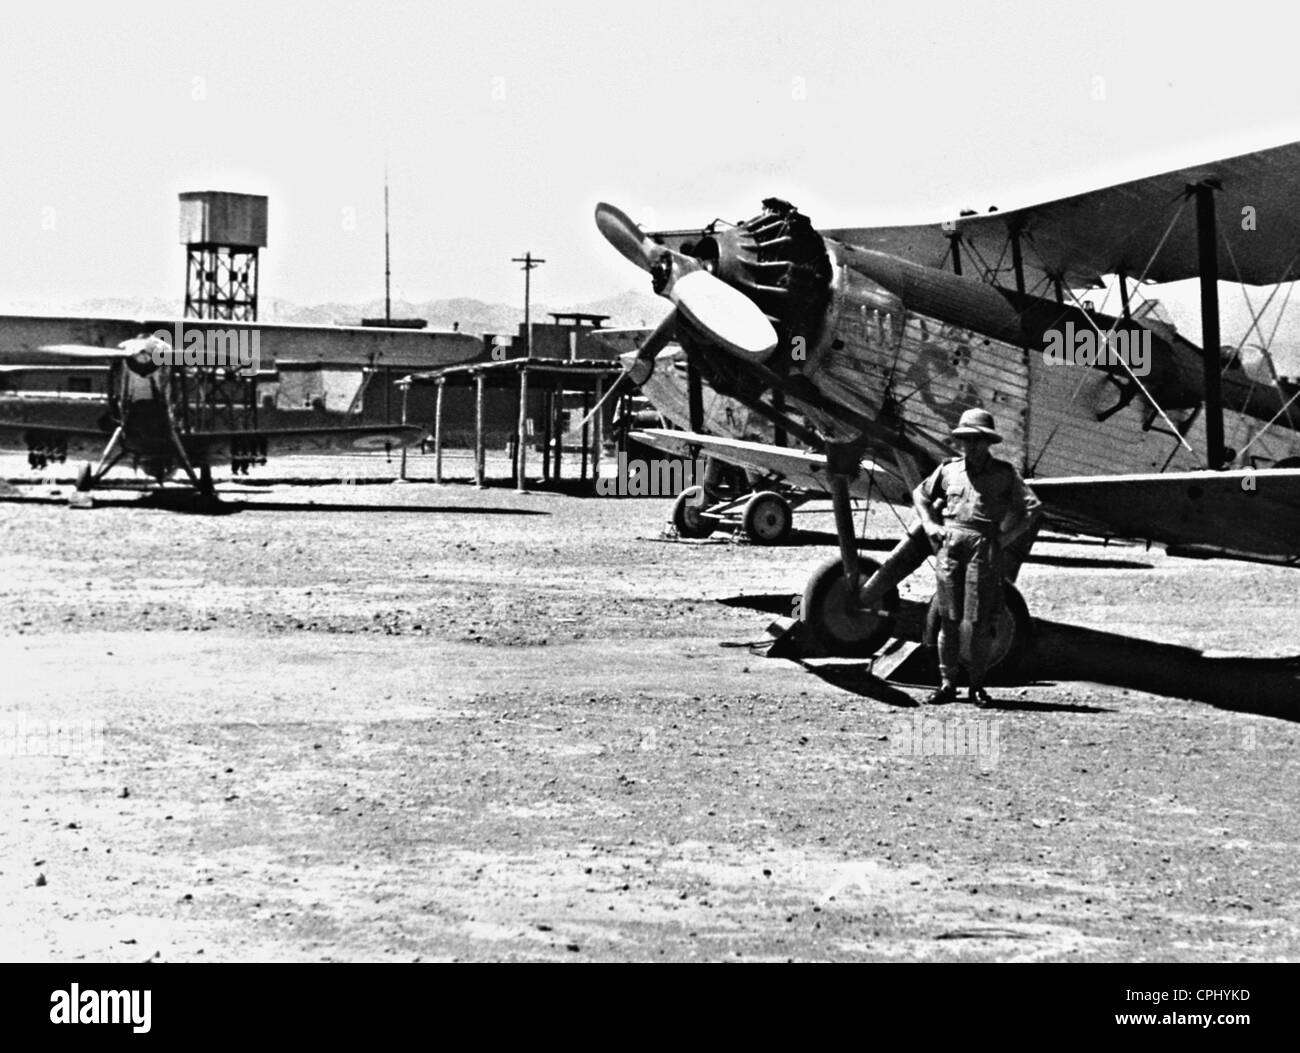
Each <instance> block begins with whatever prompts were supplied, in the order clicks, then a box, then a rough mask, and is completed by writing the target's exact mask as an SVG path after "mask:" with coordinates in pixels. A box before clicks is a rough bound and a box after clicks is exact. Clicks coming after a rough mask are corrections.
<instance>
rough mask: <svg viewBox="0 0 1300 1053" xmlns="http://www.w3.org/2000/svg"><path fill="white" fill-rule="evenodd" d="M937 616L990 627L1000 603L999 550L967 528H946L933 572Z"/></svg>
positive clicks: (980, 535) (1000, 575)
mask: <svg viewBox="0 0 1300 1053" xmlns="http://www.w3.org/2000/svg"><path fill="white" fill-rule="evenodd" d="M935 577H936V579H937V592H938V596H939V616H940V617H941V618H944V619H945V620H947V621H953V622H962V621H966V622H973V623H981V624H984V625H992V624H993V619H994V618H995V617H996V615H997V611H998V605H999V604H1000V603H1001V602H1002V546H1001V545H999V544H998V543H997V541H995V540H994V539H993V538H990V537H986V536H985V535H984V534H981V533H980V532H979V531H978V530H972V529H970V528H968V527H960V526H952V525H950V526H947V527H945V528H944V531H943V544H942V545H941V546H940V548H939V553H938V562H937V565H936V568H935Z"/></svg>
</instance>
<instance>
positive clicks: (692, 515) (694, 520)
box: [673, 486, 718, 538]
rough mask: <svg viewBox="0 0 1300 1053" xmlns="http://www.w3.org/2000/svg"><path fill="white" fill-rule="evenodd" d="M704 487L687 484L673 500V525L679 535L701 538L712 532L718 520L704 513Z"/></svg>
mask: <svg viewBox="0 0 1300 1053" xmlns="http://www.w3.org/2000/svg"><path fill="white" fill-rule="evenodd" d="M704 505H705V497H704V487H702V486H688V487H687V488H686V489H685V490H683V491H682V492H681V493H680V494H678V495H677V500H676V501H674V502H673V527H674V529H676V531H677V533H678V535H680V536H681V537H689V538H701V537H708V536H709V535H710V534H712V533H713V530H714V528H715V527H716V526H717V525H718V521H717V519H716V518H715V517H714V516H711V515H706V514H705V512H704V511H703V509H704Z"/></svg>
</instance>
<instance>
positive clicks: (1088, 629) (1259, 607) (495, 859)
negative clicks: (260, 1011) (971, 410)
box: [0, 456, 1300, 961]
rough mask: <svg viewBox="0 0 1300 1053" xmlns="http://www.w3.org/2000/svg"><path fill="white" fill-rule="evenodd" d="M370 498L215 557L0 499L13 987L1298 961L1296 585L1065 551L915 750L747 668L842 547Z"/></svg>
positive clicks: (345, 473) (803, 674)
mask: <svg viewBox="0 0 1300 1053" xmlns="http://www.w3.org/2000/svg"><path fill="white" fill-rule="evenodd" d="M431 460H432V459H431V458H429V457H419V456H417V457H414V458H413V461H412V470H411V474H412V475H413V476H414V477H416V478H421V479H427V478H428V476H429V475H430V474H431V467H430V466H431ZM462 462H463V463H462ZM465 464H467V461H465V460H464V458H460V459H459V460H457V458H455V457H452V458H449V470H450V471H452V472H453V473H455V472H457V471H460V470H462V469H463V467H464V465H465ZM391 473H392V466H391V465H388V464H386V463H385V462H384V460H383V458H382V457H380V458H350V459H338V460H334V461H308V460H306V459H302V460H300V461H295V460H286V461H280V462H276V463H275V464H274V465H272V466H271V468H270V469H266V470H263V475H264V476H271V475H274V476H275V477H276V479H278V480H280V481H278V482H273V483H272V484H270V485H266V484H259V485H249V484H248V483H246V482H241V483H238V484H226V485H225V486H224V487H223V490H224V491H225V496H226V500H227V502H228V503H229V510H230V514H227V515H217V516H198V515H190V514H186V513H185V512H184V511H179V510H172V509H165V508H160V507H154V506H144V507H132V505H133V504H137V503H138V498H136V497H135V496H133V495H131V494H127V493H124V492H114V493H109V494H107V495H105V497H104V498H103V500H102V501H101V502H100V503H99V505H98V507H96V508H94V509H90V510H71V509H68V508H67V507H64V506H63V504H62V503H61V497H62V496H65V495H66V492H67V486H66V484H59V483H57V482H54V483H51V482H38V481H35V480H34V477H33V476H31V475H30V473H27V472H26V469H25V465H24V464H23V463H22V462H21V460H17V459H12V458H5V459H3V460H2V461H0V477H7V478H9V479H11V480H18V481H19V483H20V485H19V486H18V487H17V497H11V498H9V499H6V500H3V501H0V542H2V545H0V570H2V572H3V573H2V574H0V591H2V592H3V600H4V602H3V607H0V610H2V611H3V616H2V620H0V656H2V658H3V663H4V665H3V668H4V671H5V675H4V677H3V680H2V681H0V732H4V733H5V734H4V735H3V737H0V750H2V751H3V753H2V754H0V949H2V955H3V957H4V958H5V959H7V960H41V961H72V960H82V959H84V960H88V961H143V960H148V959H153V960H166V961H233V960H239V961H244V960H275V961H307V960H312V961H314V960H395V961H411V960H415V959H423V960H430V959H474V960H483V959H491V960H497V959H556V960H577V959H589V960H665V959H669V960H684V959H697V958H698V959H709V960H721V959H742V960H755V959H765V960H786V959H795V960H801V959H817V960H827V959H829V960H860V959H872V960H884V959H890V960H915V959H926V960H950V959H960V960H1017V961H1023V960H1124V961H1129V960H1166V961H1167V960H1181V961H1237V960H1252V961H1253V960H1269V961H1271V960H1277V959H1285V960H1295V959H1296V958H1298V957H1300V902H1298V899H1297V887H1298V882H1297V875H1296V868H1295V859H1296V856H1297V849H1298V848H1300V819H1298V818H1297V814H1296V810H1295V808H1294V804H1293V797H1294V793H1295V787H1296V785H1297V783H1298V782H1300V764H1298V763H1297V756H1298V755H1300V735H1298V734H1297V724H1296V720H1297V717H1298V716H1300V693H1298V692H1297V686H1300V658H1298V657H1297V655H1296V651H1297V648H1296V643H1295V641H1296V639H1297V628H1298V627H1300V613H1298V611H1297V606H1296V604H1295V601H1294V595H1295V582H1296V580H1297V579H1296V575H1295V572H1294V571H1287V570H1280V569H1272V568H1263V567H1254V566H1250V565H1246V564H1233V563H1227V562H1213V561H1211V562H1192V561H1180V560H1172V559H1166V558H1165V557H1164V556H1163V555H1162V554H1161V553H1160V552H1159V551H1156V550H1153V551H1147V550H1145V549H1144V548H1142V547H1140V546H1116V545H1111V546H1105V547H1103V546H1101V545H1097V544H1091V543H1077V542H1067V541H1064V540H1062V539H1053V538H1049V539H1048V540H1046V541H1044V542H1042V543H1040V545H1039V546H1038V547H1037V548H1036V550H1035V558H1034V560H1033V561H1032V562H1031V563H1030V564H1029V565H1027V566H1026V568H1025V570H1024V572H1023V574H1022V577H1021V586H1022V589H1023V591H1024V594H1025V597H1026V599H1027V600H1028V602H1029V605H1030V609H1031V611H1032V612H1033V614H1034V615H1035V617H1036V618H1037V619H1039V641H1038V642H1039V646H1038V650H1037V653H1036V655H1035V657H1034V659H1033V660H1032V662H1031V663H1030V664H1029V666H1028V667H1027V668H1026V670H1025V678H1024V679H1023V680H1022V681H1021V682H1020V683H1017V684H1013V685H1003V686H1001V687H999V688H998V690H997V697H998V698H999V700H1000V701H999V705H998V707H997V708H996V709H994V710H991V711H987V712H980V711H976V710H973V709H971V708H970V707H967V706H964V705H961V706H954V707H946V708H944V709H941V710H937V711H936V710H931V709H920V708H918V707H917V706H916V704H915V703H916V700H917V699H919V698H920V697H921V696H922V695H923V694H924V693H927V690H928V688H927V686H926V685H925V684H924V683H923V680H924V676H923V673H920V672H917V670H918V669H919V663H908V664H906V665H904V666H903V667H902V669H900V670H899V675H900V676H901V677H902V678H903V681H902V682H899V681H891V682H886V681H882V680H879V679H877V678H876V677H874V676H872V675H871V673H870V672H869V669H868V666H867V664H866V663H863V662H852V661H843V660H841V661H821V662H806V663H802V664H800V663H795V662H791V661H786V660H780V659H770V658H766V657H764V655H763V650H764V646H763V645H764V642H765V641H766V640H768V639H769V638H768V637H767V635H766V632H765V630H766V628H767V626H768V625H769V623H771V622H772V621H773V617H774V615H778V614H785V613H788V612H789V609H790V605H791V602H792V600H793V597H794V595H795V594H796V593H797V592H799V591H800V590H801V589H802V585H803V581H804V579H805V577H806V576H807V574H808V573H809V571H810V570H811V569H812V568H813V567H814V566H815V565H816V564H817V563H818V562H819V561H820V560H821V559H822V558H824V557H825V555H827V554H828V552H830V551H831V550H832V549H831V537H830V534H829V533H828V532H829V530H830V529H831V519H830V516H829V514H828V513H827V511H826V509H825V507H824V506H817V505H814V506H811V509H810V510H809V511H806V512H803V511H801V512H800V513H799V514H798V516H797V519H796V523H797V525H798V526H799V527H800V528H801V531H800V535H799V537H798V538H797V539H796V540H797V542H798V543H796V544H793V545H790V546H787V547H783V548H776V549H766V548H761V547H757V546H752V545H746V544H736V543H734V542H733V541H731V540H730V539H729V538H726V537H717V538H714V539H710V540H709V541H706V542H670V541H665V540H664V539H663V538H662V537H661V536H660V532H661V528H662V525H663V523H664V521H665V519H666V517H667V514H668V508H669V501H667V500H659V499H646V500H594V499H583V498H576V497H565V496H560V495H554V494H544V493H529V494H516V493H514V492H513V490H510V489H507V488H489V489H486V490H481V491H480V490H475V489H474V488H473V487H470V486H464V485H442V486H436V485H433V484H431V483H428V482H415V483H411V484H409V485H403V484H400V483H389V482H386V481H381V480H384V479H386V478H391ZM59 474H61V475H63V474H70V472H68V471H67V470H66V469H62V468H61V469H60V473H59ZM291 476H300V477H314V478H316V479H318V480H325V481H324V482H317V483H316V484H314V485H290V484H289V483H287V482H285V481H284V480H286V479H287V478H289V477H291ZM53 491H60V493H59V494H57V495H56V494H55V493H53ZM898 529H899V528H898V521H897V519H896V517H895V516H894V514H893V513H892V512H891V511H890V510H888V509H886V508H879V509H876V510H874V511H873V513H872V516H871V518H870V522H869V530H868V534H869V537H870V538H873V539H879V545H885V544H887V539H890V538H893V537H896V536H897V535H898ZM928 591H929V582H928V580H927V572H925V571H922V572H921V573H919V574H918V575H917V576H916V577H915V578H914V579H913V581H912V582H909V583H908V586H907V590H906V593H905V595H907V596H908V597H910V598H912V599H924V598H925V596H926V594H927V593H928ZM909 670H911V672H909ZM909 681H910V682H909Z"/></svg>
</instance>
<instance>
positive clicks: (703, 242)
mask: <svg viewBox="0 0 1300 1053" xmlns="http://www.w3.org/2000/svg"><path fill="white" fill-rule="evenodd" d="M683 248H684V249H685V251H687V252H689V253H691V254H692V255H695V256H697V257H698V258H699V259H700V260H702V261H703V262H704V263H705V265H706V266H707V267H708V268H709V269H710V270H712V271H713V273H714V274H715V275H716V276H717V277H718V278H721V279H722V280H723V281H724V282H726V283H727V284H728V285H730V286H732V287H734V288H736V289H739V290H740V291H741V292H743V293H744V294H745V295H746V296H748V297H749V298H750V299H751V300H753V301H754V303H756V304H757V305H758V306H759V308H760V309H761V310H762V311H763V313H764V314H766V315H767V317H768V319H769V320H770V321H771V322H772V325H773V326H774V327H775V328H776V331H777V334H778V336H779V338H780V345H779V353H783V354H784V355H786V356H788V355H789V354H790V352H791V349H792V347H798V346H799V345H798V344H797V343H796V341H797V340H799V339H802V341H803V344H802V346H803V348H805V349H806V348H809V347H811V346H813V345H814V344H815V343H816V342H817V340H818V339H819V338H820V336H821V333H822V329H823V326H824V324H825V318H826V309H827V306H828V305H829V303H830V299H831V276H832V266H831V260H830V257H829V256H828V255H827V252H826V244H825V242H824V241H823V240H822V237H821V235H820V234H818V233H817V231H815V230H814V229H813V226H812V223H811V222H809V220H808V217H807V216H804V215H802V214H801V213H800V212H799V210H798V209H796V208H795V207H794V206H793V205H791V204H789V203H787V202H785V201H781V200H780V199H779V198H767V199H766V200H764V202H763V211H762V212H761V213H759V214H758V215H757V216H755V217H754V218H753V219H750V220H746V221H745V222H744V223H742V224H741V225H740V226H738V227H732V228H729V229H727V230H721V231H712V232H710V233H707V234H705V235H704V236H703V237H702V238H700V240H699V241H698V242H696V243H695V244H694V245H693V246H689V247H687V246H683ZM795 357H796V359H797V358H800V357H802V356H801V355H796V356H795Z"/></svg>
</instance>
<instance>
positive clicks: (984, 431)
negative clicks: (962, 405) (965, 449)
mask: <svg viewBox="0 0 1300 1053" xmlns="http://www.w3.org/2000/svg"><path fill="white" fill-rule="evenodd" d="M952 434H953V437H954V438H958V437H961V436H966V437H969V438H972V439H980V438H984V439H988V441H989V442H990V443H995V442H1001V441H1002V436H1001V435H999V434H998V433H997V429H996V428H994V426H993V414H991V413H990V412H989V411H988V410H982V409H968V410H967V411H966V412H965V413H963V414H962V415H961V420H960V421H959V422H958V423H957V427H955V428H953V430H952Z"/></svg>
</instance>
